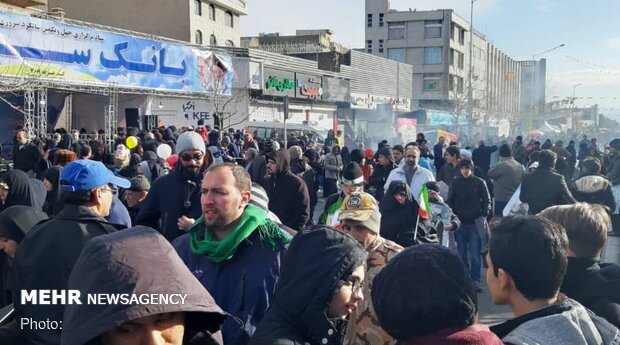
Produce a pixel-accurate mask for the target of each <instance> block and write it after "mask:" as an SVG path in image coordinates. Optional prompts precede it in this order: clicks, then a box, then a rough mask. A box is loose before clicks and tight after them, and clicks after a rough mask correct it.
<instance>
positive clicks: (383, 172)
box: [368, 147, 396, 200]
mask: <svg viewBox="0 0 620 345" xmlns="http://www.w3.org/2000/svg"><path fill="white" fill-rule="evenodd" d="M379 155H381V156H384V157H385V158H387V159H388V161H389V162H388V164H387V165H381V164H375V168H374V170H373V172H372V175H370V177H369V178H368V185H369V186H371V187H372V186H375V187H376V188H377V189H376V190H375V198H376V199H377V200H381V199H383V195H384V194H385V189H387V187H388V186H389V185H387V184H386V181H387V179H388V177H389V176H390V173H391V172H392V170H394V169H396V163H395V162H394V156H393V155H392V151H391V150H390V149H389V148H385V147H384V148H381V149H380V150H379V151H377V156H379Z"/></svg>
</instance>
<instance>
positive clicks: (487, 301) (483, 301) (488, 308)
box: [314, 198, 620, 325]
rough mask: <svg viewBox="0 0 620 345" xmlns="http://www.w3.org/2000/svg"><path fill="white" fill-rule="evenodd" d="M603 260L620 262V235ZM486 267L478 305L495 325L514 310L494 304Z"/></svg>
mask: <svg viewBox="0 0 620 345" xmlns="http://www.w3.org/2000/svg"><path fill="white" fill-rule="evenodd" d="M324 206H325V199H324V198H319V201H318V203H317V206H316V211H315V213H314V215H315V217H314V218H315V219H314V220H315V223H316V220H318V218H319V216H320V215H321V212H323V208H324ZM601 261H602V262H612V263H616V264H618V263H620V237H613V236H609V237H608V240H607V246H606V247H605V250H604V251H603V258H602V260H601ZM485 270H486V269H485V268H483V272H482V273H481V276H480V277H481V278H482V279H481V280H482V281H481V282H480V283H481V284H482V285H483V287H484V291H483V292H482V293H479V294H478V306H479V309H480V315H479V317H480V322H481V323H484V324H487V325H494V324H497V323H500V322H503V321H506V320H507V319H509V318H511V317H512V312H511V311H510V307H508V306H505V305H502V306H497V305H494V304H493V302H492V301H491V295H490V294H489V289H488V288H487V286H486V278H485V277H486V271H485Z"/></svg>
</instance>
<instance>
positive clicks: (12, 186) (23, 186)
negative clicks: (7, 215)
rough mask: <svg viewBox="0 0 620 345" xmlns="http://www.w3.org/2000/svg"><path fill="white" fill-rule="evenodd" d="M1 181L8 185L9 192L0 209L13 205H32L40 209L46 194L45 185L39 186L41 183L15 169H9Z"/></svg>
mask: <svg viewBox="0 0 620 345" xmlns="http://www.w3.org/2000/svg"><path fill="white" fill-rule="evenodd" d="M2 181H3V182H5V183H6V184H7V185H8V186H9V193H8V195H7V197H6V201H5V202H4V205H2V206H1V207H0V211H2V210H4V209H6V208H9V207H11V206H15V205H23V206H32V207H34V208H36V209H38V210H42V208H43V204H44V203H45V195H46V191H45V186H43V187H42V188H41V185H42V183H41V184H39V183H37V181H35V180H33V179H31V178H29V177H28V175H27V174H26V173H25V172H23V171H21V170H16V169H13V170H9V171H8V172H7V173H6V174H5V175H4V176H3V177H2ZM38 182H41V181H38Z"/></svg>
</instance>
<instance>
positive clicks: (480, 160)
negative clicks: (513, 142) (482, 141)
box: [471, 145, 497, 172]
mask: <svg viewBox="0 0 620 345" xmlns="http://www.w3.org/2000/svg"><path fill="white" fill-rule="evenodd" d="M495 151H497V146H496V145H493V146H486V145H480V146H478V147H477V148H475V149H474V151H473V152H472V153H471V159H472V160H473V161H474V164H475V165H476V166H479V167H480V168H482V170H484V171H485V172H487V171H489V167H490V166H491V154H492V153H493V152H495Z"/></svg>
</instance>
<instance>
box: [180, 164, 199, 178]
mask: <svg viewBox="0 0 620 345" xmlns="http://www.w3.org/2000/svg"><path fill="white" fill-rule="evenodd" d="M179 172H180V173H181V175H183V176H184V177H185V178H186V179H188V180H191V181H198V180H200V178H201V177H202V167H200V166H187V167H186V166H183V165H182V164H181V165H180V166H179Z"/></svg>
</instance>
